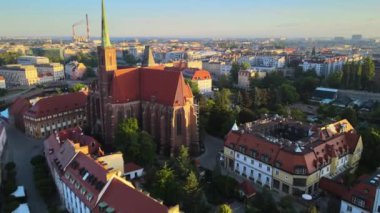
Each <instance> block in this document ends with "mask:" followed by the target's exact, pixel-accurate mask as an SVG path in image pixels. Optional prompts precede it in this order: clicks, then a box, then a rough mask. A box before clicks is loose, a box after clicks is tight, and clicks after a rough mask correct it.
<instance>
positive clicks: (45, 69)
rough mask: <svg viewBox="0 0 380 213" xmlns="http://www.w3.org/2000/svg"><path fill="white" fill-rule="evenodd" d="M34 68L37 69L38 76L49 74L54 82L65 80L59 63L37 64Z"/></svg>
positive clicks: (62, 68)
mask: <svg viewBox="0 0 380 213" xmlns="http://www.w3.org/2000/svg"><path fill="white" fill-rule="evenodd" d="M35 66H36V68H37V72H38V74H41V75H46V74H50V75H52V76H53V79H54V81H59V80H64V79H65V71H64V67H63V65H62V64H60V63H50V64H38V65H35Z"/></svg>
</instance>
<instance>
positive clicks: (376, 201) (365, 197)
mask: <svg viewBox="0 0 380 213" xmlns="http://www.w3.org/2000/svg"><path fill="white" fill-rule="evenodd" d="M379 180H380V170H379V169H378V170H377V171H376V172H374V173H373V174H371V175H366V174H365V175H362V176H360V177H359V178H358V180H357V181H356V182H355V183H354V184H353V186H350V187H348V186H347V185H343V184H342V183H338V182H336V181H334V180H330V179H327V178H322V180H321V182H320V187H321V189H323V190H324V191H326V192H328V193H330V194H332V195H334V196H335V197H338V198H339V199H341V202H340V212H349V213H351V212H352V213H377V212H380V181H379Z"/></svg>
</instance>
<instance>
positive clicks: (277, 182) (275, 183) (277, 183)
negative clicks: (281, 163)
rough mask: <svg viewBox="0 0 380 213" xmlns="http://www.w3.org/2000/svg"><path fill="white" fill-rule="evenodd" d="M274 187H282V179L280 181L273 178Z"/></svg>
mask: <svg viewBox="0 0 380 213" xmlns="http://www.w3.org/2000/svg"><path fill="white" fill-rule="evenodd" d="M273 188H275V189H280V181H278V180H273Z"/></svg>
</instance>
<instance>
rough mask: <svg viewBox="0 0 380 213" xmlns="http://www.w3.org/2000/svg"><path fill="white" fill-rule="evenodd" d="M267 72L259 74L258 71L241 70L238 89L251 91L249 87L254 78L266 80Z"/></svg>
mask: <svg viewBox="0 0 380 213" xmlns="http://www.w3.org/2000/svg"><path fill="white" fill-rule="evenodd" d="M265 76H266V72H259V71H256V70H241V71H239V73H238V87H239V88H242V89H249V85H250V83H251V80H252V79H253V78H264V77H265Z"/></svg>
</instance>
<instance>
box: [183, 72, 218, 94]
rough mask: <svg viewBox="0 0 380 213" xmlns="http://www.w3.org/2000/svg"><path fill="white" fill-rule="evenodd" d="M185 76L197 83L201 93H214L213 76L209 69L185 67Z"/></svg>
mask: <svg viewBox="0 0 380 213" xmlns="http://www.w3.org/2000/svg"><path fill="white" fill-rule="evenodd" d="M183 76H184V77H185V78H187V79H190V80H191V81H192V82H194V83H195V84H197V86H198V89H199V92H200V93H201V94H209V93H212V78H211V75H210V73H209V72H208V71H207V70H196V69H185V70H184V71H183Z"/></svg>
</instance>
